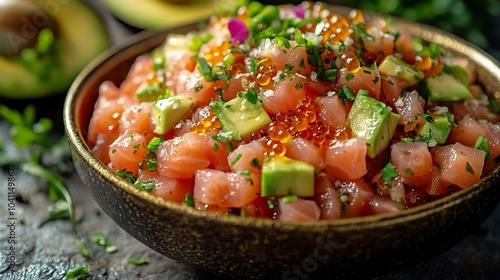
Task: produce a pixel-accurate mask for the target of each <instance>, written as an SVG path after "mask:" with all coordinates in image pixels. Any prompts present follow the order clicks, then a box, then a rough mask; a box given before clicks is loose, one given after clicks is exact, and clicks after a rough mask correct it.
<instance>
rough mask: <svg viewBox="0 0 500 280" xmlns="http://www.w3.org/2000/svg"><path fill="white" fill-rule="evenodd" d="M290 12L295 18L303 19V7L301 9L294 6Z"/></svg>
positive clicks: (304, 11)
mask: <svg viewBox="0 0 500 280" xmlns="http://www.w3.org/2000/svg"><path fill="white" fill-rule="evenodd" d="M292 11H293V13H294V14H295V16H297V17H298V18H304V17H305V14H306V10H305V9H304V8H303V7H301V6H294V7H293V8H292Z"/></svg>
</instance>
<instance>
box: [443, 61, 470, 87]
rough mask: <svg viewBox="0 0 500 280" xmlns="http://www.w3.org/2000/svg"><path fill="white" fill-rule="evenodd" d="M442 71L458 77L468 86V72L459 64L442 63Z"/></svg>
mask: <svg viewBox="0 0 500 280" xmlns="http://www.w3.org/2000/svg"><path fill="white" fill-rule="evenodd" d="M443 71H444V72H445V73H448V74H450V75H452V76H453V77H455V78H456V79H458V80H459V81H460V82H461V83H462V84H464V85H465V86H467V87H468V86H469V72H467V70H465V68H464V67H462V66H460V65H444V67H443Z"/></svg>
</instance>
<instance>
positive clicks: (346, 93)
mask: <svg viewBox="0 0 500 280" xmlns="http://www.w3.org/2000/svg"><path fill="white" fill-rule="evenodd" d="M338 95H339V97H340V100H342V104H344V105H345V104H346V100H350V101H354V100H355V99H356V96H354V94H353V93H352V91H351V89H350V88H349V86H347V85H343V86H342V89H341V90H340V91H339V92H338Z"/></svg>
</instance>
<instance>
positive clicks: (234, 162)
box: [229, 154, 243, 166]
mask: <svg viewBox="0 0 500 280" xmlns="http://www.w3.org/2000/svg"><path fill="white" fill-rule="evenodd" d="M242 156H243V155H242V154H237V155H236V157H235V158H234V159H233V160H232V161H231V162H230V163H229V165H230V166H234V165H235V164H236V163H237V162H238V161H239V160H240V159H241V157H242Z"/></svg>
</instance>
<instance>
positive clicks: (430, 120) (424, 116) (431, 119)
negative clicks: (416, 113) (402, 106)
mask: <svg viewBox="0 0 500 280" xmlns="http://www.w3.org/2000/svg"><path fill="white" fill-rule="evenodd" d="M422 117H423V118H424V120H426V121H427V122H428V123H434V118H433V117H432V116H431V115H429V114H422Z"/></svg>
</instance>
